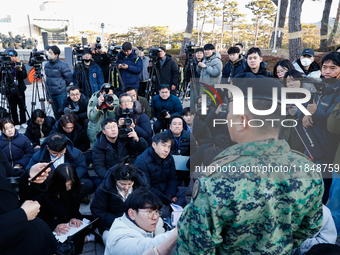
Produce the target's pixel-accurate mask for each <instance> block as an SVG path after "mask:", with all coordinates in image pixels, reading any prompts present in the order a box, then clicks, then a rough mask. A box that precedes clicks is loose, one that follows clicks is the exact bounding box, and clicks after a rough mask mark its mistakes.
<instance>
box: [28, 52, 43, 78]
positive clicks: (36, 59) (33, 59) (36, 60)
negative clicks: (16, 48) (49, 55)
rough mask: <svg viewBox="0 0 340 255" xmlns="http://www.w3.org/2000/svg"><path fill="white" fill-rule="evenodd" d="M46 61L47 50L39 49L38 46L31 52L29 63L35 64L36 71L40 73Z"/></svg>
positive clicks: (30, 64)
mask: <svg viewBox="0 0 340 255" xmlns="http://www.w3.org/2000/svg"><path fill="white" fill-rule="evenodd" d="M44 61H46V58H45V52H44V51H43V50H41V51H37V48H34V49H33V50H32V51H31V53H30V59H29V61H28V65H29V66H33V68H34V70H35V72H36V73H40V72H41V68H42V67H41V66H42V63H43V62H44Z"/></svg>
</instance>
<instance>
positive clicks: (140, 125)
mask: <svg viewBox="0 0 340 255" xmlns="http://www.w3.org/2000/svg"><path fill="white" fill-rule="evenodd" d="M124 117H125V116H124V115H123V114H122V108H120V106H118V107H117V110H116V120H117V123H118V120H119V119H120V118H124ZM131 119H132V120H133V123H135V125H136V126H135V128H134V129H135V131H136V133H137V135H138V136H139V137H143V138H144V139H145V141H147V142H148V144H149V145H151V143H152V129H151V122H150V119H149V117H148V115H146V114H145V108H144V106H143V105H142V104H141V103H140V102H139V101H134V103H133V115H132V116H131Z"/></svg>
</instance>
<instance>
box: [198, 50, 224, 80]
mask: <svg viewBox="0 0 340 255" xmlns="http://www.w3.org/2000/svg"><path fill="white" fill-rule="evenodd" d="M202 62H203V63H204V64H206V65H207V67H206V68H202V67H200V66H197V72H199V73H200V82H203V83H206V84H208V85H210V86H213V85H214V84H219V83H220V82H221V75H222V68H223V65H222V61H221V55H220V53H218V52H214V53H213V54H212V56H211V57H210V58H207V57H205V56H204V58H203V61H202Z"/></svg>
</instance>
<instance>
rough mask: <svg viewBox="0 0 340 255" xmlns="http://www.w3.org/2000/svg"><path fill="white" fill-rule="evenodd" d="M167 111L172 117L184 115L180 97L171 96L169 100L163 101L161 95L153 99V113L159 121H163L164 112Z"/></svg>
mask: <svg viewBox="0 0 340 255" xmlns="http://www.w3.org/2000/svg"><path fill="white" fill-rule="evenodd" d="M164 109H165V110H167V111H168V112H169V114H170V115H173V114H179V115H181V114H182V111H183V106H182V103H181V101H180V100H179V98H178V97H176V96H174V95H170V97H169V98H168V99H167V100H163V99H162V98H161V97H160V96H159V95H156V96H155V97H154V98H153V113H154V115H155V117H156V118H157V119H161V115H160V113H161V112H162V110H164Z"/></svg>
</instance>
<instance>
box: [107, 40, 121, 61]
mask: <svg viewBox="0 0 340 255" xmlns="http://www.w3.org/2000/svg"><path fill="white" fill-rule="evenodd" d="M121 49H122V46H116V44H115V43H111V44H110V46H109V51H108V53H107V56H108V57H109V58H110V61H111V62H116V61H117V56H118V53H119V51H118V50H121Z"/></svg>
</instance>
